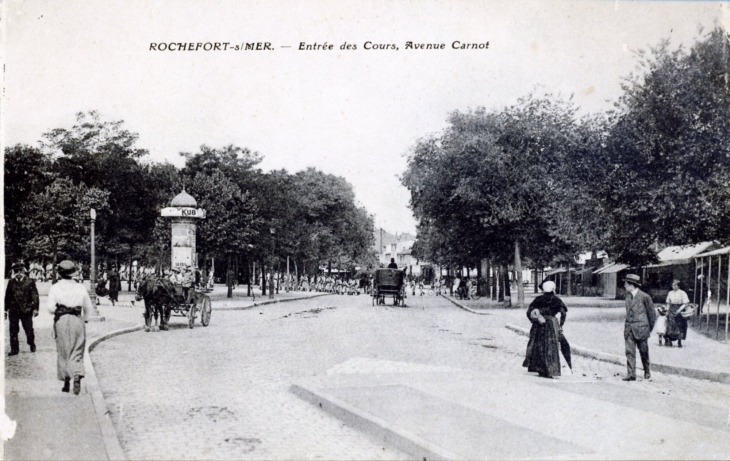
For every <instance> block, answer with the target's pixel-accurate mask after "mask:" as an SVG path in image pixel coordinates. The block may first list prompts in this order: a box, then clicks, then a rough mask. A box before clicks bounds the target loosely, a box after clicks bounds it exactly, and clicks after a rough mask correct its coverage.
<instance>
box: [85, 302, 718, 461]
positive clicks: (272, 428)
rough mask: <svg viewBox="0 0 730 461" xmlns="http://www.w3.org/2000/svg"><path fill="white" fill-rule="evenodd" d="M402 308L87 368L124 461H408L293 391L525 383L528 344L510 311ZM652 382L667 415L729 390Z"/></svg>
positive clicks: (294, 322) (260, 315)
mask: <svg viewBox="0 0 730 461" xmlns="http://www.w3.org/2000/svg"><path fill="white" fill-rule="evenodd" d="M408 301H409V307H408V308H405V309H404V308H394V307H392V306H375V307H373V306H371V300H370V298H369V297H366V296H362V295H361V296H326V297H322V298H316V299H312V300H307V301H297V302H290V303H283V304H274V305H267V306H259V307H256V308H253V309H250V310H245V311H219V312H216V311H214V312H213V317H212V320H211V324H210V326H209V327H207V328H203V327H201V326H199V325H196V328H195V329H193V330H189V329H188V328H187V326H186V324H185V322H184V319H183V318H181V317H173V318H172V319H171V329H170V331H168V332H155V333H144V332H136V333H132V334H127V335H122V336H119V337H116V338H113V339H110V340H108V341H105V342H103V343H102V344H100V345H99V346H98V347H97V348H96V349H95V350H94V352H93V353H92V359H93V362H94V365H95V368H96V371H97V374H98V377H99V380H100V382H101V386H102V390H103V392H104V396H105V397H106V401H107V405H108V408H109V410H110V411H111V413H112V419H113V421H114V424H115V426H116V428H117V432H118V435H119V438H120V440H121V443H122V447H123V448H124V450H125V452H126V454H127V456H128V457H129V458H131V459H174V458H176V459H202V458H214V459H233V458H236V459H239V458H247V459H285V458H295V459H403V458H408V457H409V456H408V455H407V454H405V453H402V452H399V451H397V450H394V449H393V448H392V447H389V446H383V445H382V444H381V443H380V441H379V440H377V439H375V438H373V437H371V436H368V435H366V434H364V433H362V432H360V431H358V430H356V429H353V428H351V427H349V426H347V425H345V424H343V422H342V421H340V420H338V419H336V418H334V417H332V416H330V415H329V414H327V413H325V412H323V411H322V410H320V409H319V408H316V407H314V406H312V405H311V404H309V403H307V402H305V401H303V400H301V399H299V398H298V397H296V396H295V395H294V394H292V393H291V392H289V388H290V386H291V384H292V383H293V382H295V381H297V380H300V379H306V378H308V377H311V376H314V375H323V374H325V375H326V374H337V373H358V372H368V373H378V372H380V373H390V372H394V371H400V372H403V371H406V372H407V371H418V370H419V367H430V368H433V367H441V368H443V369H448V368H458V369H462V370H470V371H474V372H480V373H493V374H500V375H501V374H504V375H506V376H515V377H522V378H527V379H531V378H530V377H529V376H526V372H525V370H524V369H523V368H522V367H521V363H522V359H523V358H524V357H523V354H524V348H525V344H526V338H524V337H520V336H518V335H516V334H514V333H513V332H511V331H509V330H507V329H506V328H504V324H505V323H506V322H509V321H514V319H515V318H516V317H515V315H514V312H513V311H500V310H494V311H490V312H489V315H474V314H471V313H468V312H466V311H463V310H460V309H458V308H456V307H454V306H453V305H452V304H451V303H449V302H448V301H446V300H444V299H443V298H440V297H422V298H409V300H408ZM617 334H620V332H619V333H617ZM573 360H574V370H575V373H576V374H577V375H578V376H581V377H585V378H584V381H585V382H592V383H596V384H600V385H602V386H604V387H603V388H601V389H602V392H603V393H604V394H606V395H604V397H603V398H605V399H608V400H613V401H620V400H621V395H622V392H624V390H626V389H627V386H631V385H632V384H633V385H634V386H637V384H638V383H632V384H626V383H623V382H621V381H620V378H621V375H622V374H623V373H624V371H625V370H624V368H623V367H620V366H618V365H612V364H608V363H605V362H599V361H596V360H591V359H587V358H583V357H574V359H573ZM563 370H564V375H565V374H569V371H568V369H567V368H564V369H563ZM654 375H655V376H654V377H653V379H652V380H651V381H649V382H646V381H644V382H642V383H641V388H640V390H641V392H645V393H647V395H649V394H651V395H652V396H660V398H666V399H667V405H671V403H670V402H671V401H670V399H672V398H675V397H679V398H681V400H682V402H683V405H685V407H686V406H691V405H695V406H696V405H700V406H701V405H708V406H711V407H721V408H725V410H724V411H725V412H726V411H727V409H726V407H727V402H728V401H730V386H727V385H722V384H718V383H711V382H703V381H698V380H692V379H688V378H683V377H679V376H673V375H664V374H660V373H655V374H654ZM540 381H541V380H539V379H538V378H534V383H535V388H543V387H544V386H543V385H544V383H542V382H540ZM531 382H532V381H530V382H529V383H531ZM556 382H560V381H559V380H558V381H556ZM529 383H528V385H532V384H529ZM490 385H491V383H489V382H488V383H485V387H488V386H490ZM636 389H637V388H636V387H635V388H633V389H631V392H634V391H635V390H636ZM488 392H489V389H488V388H485V393H488ZM575 392H576V394H580V393H583V391H582V390H577V391H575ZM680 407H681V405H680ZM681 408H684V407H681ZM581 416H582V415H576V421H574V422H577V421H579V420H580V418H581ZM687 418H688V420H693V419H697V418H698V417H693V416H692V415H687ZM699 418H700V419H702V416H700V417H699ZM722 418H727V416H726V415H722ZM616 423H617V424H618V420H616ZM723 423H724V420H723ZM606 424H613V421H608V422H606ZM720 429H723V428H722V427H720ZM724 429H725V430H726V428H724ZM505 443H510V442H509V441H506V442H505ZM513 443H514V442H513Z"/></svg>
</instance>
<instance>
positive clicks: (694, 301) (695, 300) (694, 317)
mask: <svg viewBox="0 0 730 461" xmlns="http://www.w3.org/2000/svg"><path fill="white" fill-rule="evenodd" d="M698 271H699V266H698V265H697V258H695V291H694V292H693V293H692V302H693V303H695V304H697V272H698ZM695 323H697V313H695V315H693V316H692V326H695Z"/></svg>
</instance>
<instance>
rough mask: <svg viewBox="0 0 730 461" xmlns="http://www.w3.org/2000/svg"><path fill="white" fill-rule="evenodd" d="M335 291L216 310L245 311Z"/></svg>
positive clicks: (217, 308)
mask: <svg viewBox="0 0 730 461" xmlns="http://www.w3.org/2000/svg"><path fill="white" fill-rule="evenodd" d="M332 294H333V293H319V294H316V295H314V296H300V297H298V298H286V299H274V300H269V301H261V302H254V303H253V304H251V305H250V306H238V307H216V308H214V309H213V310H214V311H243V310H247V309H253V308H254V307H259V306H265V305H267V304H277V303H286V302H290V301H302V300H306V299H314V298H319V297H320V296H330V295H332Z"/></svg>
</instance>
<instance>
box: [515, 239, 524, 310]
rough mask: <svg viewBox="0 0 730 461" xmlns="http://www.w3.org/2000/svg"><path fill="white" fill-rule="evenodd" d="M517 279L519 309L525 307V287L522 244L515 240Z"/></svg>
mask: <svg viewBox="0 0 730 461" xmlns="http://www.w3.org/2000/svg"><path fill="white" fill-rule="evenodd" d="M515 279H516V282H517V307H518V308H523V307H525V285H524V284H523V283H522V256H521V255H520V242H519V240H515Z"/></svg>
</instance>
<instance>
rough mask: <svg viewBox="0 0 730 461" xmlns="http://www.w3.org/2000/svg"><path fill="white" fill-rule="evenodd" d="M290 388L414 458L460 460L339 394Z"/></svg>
mask: <svg viewBox="0 0 730 461" xmlns="http://www.w3.org/2000/svg"><path fill="white" fill-rule="evenodd" d="M289 391H290V392H291V393H293V394H294V395H296V396H298V397H299V398H301V399H303V400H305V401H307V402H309V403H311V404H312V405H314V406H318V407H319V408H321V409H322V410H324V411H326V412H327V413H329V414H331V415H333V416H334V417H336V418H338V419H340V420H341V421H344V422H345V423H347V424H349V425H350V426H352V427H355V428H357V429H359V430H361V431H363V432H366V433H368V434H370V435H372V436H375V437H376V438H378V439H379V440H382V441H383V443H384V444H387V445H390V446H392V447H394V448H397V449H398V450H401V451H403V452H405V453H408V454H409V455H412V456H413V458H414V459H423V460H427V459H429V460H430V459H444V460H449V459H461V457H460V456H458V455H456V454H454V453H452V452H450V451H448V450H446V449H445V448H442V447H440V446H438V445H435V444H433V443H430V442H428V441H426V440H424V439H422V438H421V437H419V436H417V435H415V434H412V433H411V432H408V431H405V430H403V429H400V428H397V427H395V426H393V425H392V424H390V423H389V422H387V421H385V420H383V419H381V418H378V417H377V416H374V415H371V414H369V413H367V412H366V411H363V410H361V409H359V408H357V407H355V406H353V405H350V404H349V403H347V402H345V401H343V400H340V399H338V398H337V397H334V396H331V395H324V394H323V393H321V392H318V391H316V390H314V389H311V388H308V387H306V386H305V385H303V384H292V386H291V387H290V388H289Z"/></svg>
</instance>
